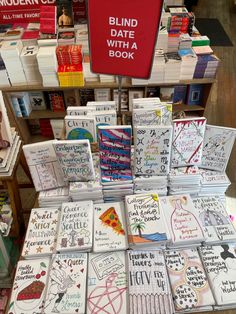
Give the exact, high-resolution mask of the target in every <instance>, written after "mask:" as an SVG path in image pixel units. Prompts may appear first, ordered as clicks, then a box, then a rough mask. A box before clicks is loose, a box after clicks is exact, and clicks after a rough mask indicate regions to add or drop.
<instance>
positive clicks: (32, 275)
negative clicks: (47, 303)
mask: <svg viewBox="0 0 236 314" xmlns="http://www.w3.org/2000/svg"><path fill="white" fill-rule="evenodd" d="M49 261H50V260H49V258H43V259H36V260H28V261H19V262H18V264H17V268H16V275H15V279H14V283H13V287H12V293H11V299H10V302H9V309H8V312H7V313H8V314H32V313H42V306H43V301H44V297H45V292H46V284H47V278H48V271H49Z"/></svg>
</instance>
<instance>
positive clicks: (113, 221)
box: [99, 207, 125, 235]
mask: <svg viewBox="0 0 236 314" xmlns="http://www.w3.org/2000/svg"><path fill="white" fill-rule="evenodd" d="M99 219H100V220H101V221H102V223H103V224H104V225H106V226H108V227H111V228H112V229H113V230H114V231H115V232H116V233H117V234H122V235H125V230H124V229H123V226H122V223H121V221H120V219H119V216H118V214H117V212H116V210H115V208H114V207H110V208H108V209H107V210H106V211H105V212H104V213H103V214H102V215H101V216H100V217H99Z"/></svg>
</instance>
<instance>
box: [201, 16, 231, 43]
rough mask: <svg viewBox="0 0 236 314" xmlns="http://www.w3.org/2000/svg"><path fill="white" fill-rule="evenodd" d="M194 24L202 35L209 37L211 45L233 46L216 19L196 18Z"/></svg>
mask: <svg viewBox="0 0 236 314" xmlns="http://www.w3.org/2000/svg"><path fill="white" fill-rule="evenodd" d="M195 26H196V28H197V29H198V30H199V32H200V33H201V34H202V35H207V36H208V37H209V38H210V45H211V46H224V47H227V46H228V47H232V46H233V43H232V41H231V40H230V38H229V36H228V35H227V34H226V32H225V30H224V28H223V26H222V25H221V23H220V21H219V20H218V19H208V18H196V21H195Z"/></svg>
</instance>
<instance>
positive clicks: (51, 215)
mask: <svg viewBox="0 0 236 314" xmlns="http://www.w3.org/2000/svg"><path fill="white" fill-rule="evenodd" d="M58 221H59V210H58V209H57V208H33V209H32V210H31V214H30V219H29V225H28V228H27V233H26V236H25V241H24V247H23V250H22V256H23V257H25V258H33V257H42V256H47V255H52V254H53V252H54V250H55V244H56V236H57V229H58Z"/></svg>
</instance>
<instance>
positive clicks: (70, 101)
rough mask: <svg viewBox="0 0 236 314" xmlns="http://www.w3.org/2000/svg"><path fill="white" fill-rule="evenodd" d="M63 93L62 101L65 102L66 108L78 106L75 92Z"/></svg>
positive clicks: (67, 91) (73, 90) (69, 90)
mask: <svg viewBox="0 0 236 314" xmlns="http://www.w3.org/2000/svg"><path fill="white" fill-rule="evenodd" d="M63 93H64V100H65V105H66V108H67V107H70V106H71V107H73V106H78V105H79V101H78V93H77V90H75V89H68V90H64V91H63Z"/></svg>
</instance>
